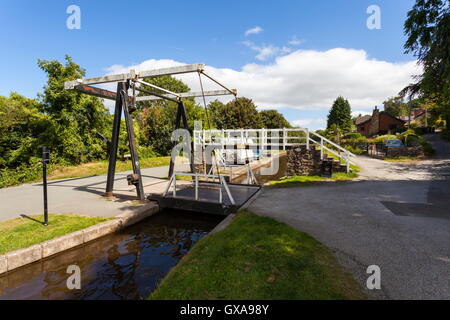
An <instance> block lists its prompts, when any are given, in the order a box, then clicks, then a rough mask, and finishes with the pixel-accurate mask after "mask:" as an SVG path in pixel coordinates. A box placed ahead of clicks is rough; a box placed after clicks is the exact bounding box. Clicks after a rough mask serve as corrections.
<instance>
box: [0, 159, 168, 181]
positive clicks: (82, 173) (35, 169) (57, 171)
mask: <svg viewBox="0 0 450 320" xmlns="http://www.w3.org/2000/svg"><path fill="white" fill-rule="evenodd" d="M139 162H140V165H141V168H143V169H144V168H153V167H159V166H166V165H169V162H170V157H153V158H144V159H140V161H139ZM41 167H42V165H41V163H40V162H37V163H35V164H34V165H32V166H28V167H20V168H16V169H1V170H0V188H5V187H11V186H16V185H20V184H23V183H29V182H38V181H41V180H42V168H41ZM128 170H132V165H131V161H117V163H116V172H121V171H128ZM107 172H108V161H106V160H105V161H96V162H89V163H83V164H80V165H74V166H62V165H53V164H50V165H49V166H48V178H49V180H58V179H68V178H79V177H89V176H96V175H101V174H106V173H107Z"/></svg>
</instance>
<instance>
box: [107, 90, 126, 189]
mask: <svg viewBox="0 0 450 320" xmlns="http://www.w3.org/2000/svg"><path fill="white" fill-rule="evenodd" d="M124 88H125V83H124V82H119V83H118V84H117V93H116V106H115V110H114V121H113V131H112V137H111V148H110V149H109V164H108V178H107V181H106V192H105V196H107V197H112V195H113V188H114V174H115V172H116V160H117V149H118V148H119V133H120V118H121V117H122V99H121V96H120V92H121V90H122V89H124Z"/></svg>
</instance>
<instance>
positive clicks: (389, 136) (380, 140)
mask: <svg viewBox="0 0 450 320" xmlns="http://www.w3.org/2000/svg"><path fill="white" fill-rule="evenodd" d="M389 139H398V137H397V136H394V135H392V134H387V135H384V136H379V137H376V138H374V139H372V140H371V141H370V142H372V143H384V142H385V141H386V140H389Z"/></svg>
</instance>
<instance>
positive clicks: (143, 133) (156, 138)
mask: <svg viewBox="0 0 450 320" xmlns="http://www.w3.org/2000/svg"><path fill="white" fill-rule="evenodd" d="M144 81H145V82H148V83H151V84H153V85H156V86H158V87H161V88H164V89H166V90H170V91H172V92H176V93H182V92H188V91H190V89H189V87H188V86H187V85H186V84H185V83H184V82H182V81H181V80H178V79H175V78H174V77H171V76H161V77H155V78H146V79H144ZM144 87H145V88H146V89H148V90H150V91H152V92H157V93H162V94H165V93H164V92H162V91H160V90H155V89H153V88H151V87H149V86H145V85H144ZM139 95H148V94H147V93H140V94H139ZM183 101H184V104H185V107H186V113H187V118H188V125H189V129H190V130H193V129H194V122H195V121H197V120H201V121H205V119H206V117H205V112H204V109H203V108H202V107H201V106H200V105H199V104H197V103H196V102H195V100H194V99H192V98H191V99H183ZM138 107H139V110H138V111H137V112H136V114H135V115H134V117H135V118H136V119H137V121H138V124H139V127H140V140H139V142H140V143H141V144H142V145H145V146H148V147H150V148H152V149H153V150H154V151H155V152H157V153H159V154H162V155H167V154H169V153H170V150H171V148H172V141H171V135H172V131H173V130H174V129H175V121H176V114H177V108H178V104H177V103H175V102H171V101H167V100H150V101H142V102H139V103H138Z"/></svg>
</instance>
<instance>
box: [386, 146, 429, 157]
mask: <svg viewBox="0 0 450 320" xmlns="http://www.w3.org/2000/svg"><path fill="white" fill-rule="evenodd" d="M421 156H423V148H422V146H416V147H398V148H387V151H386V157H387V158H398V157H421Z"/></svg>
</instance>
